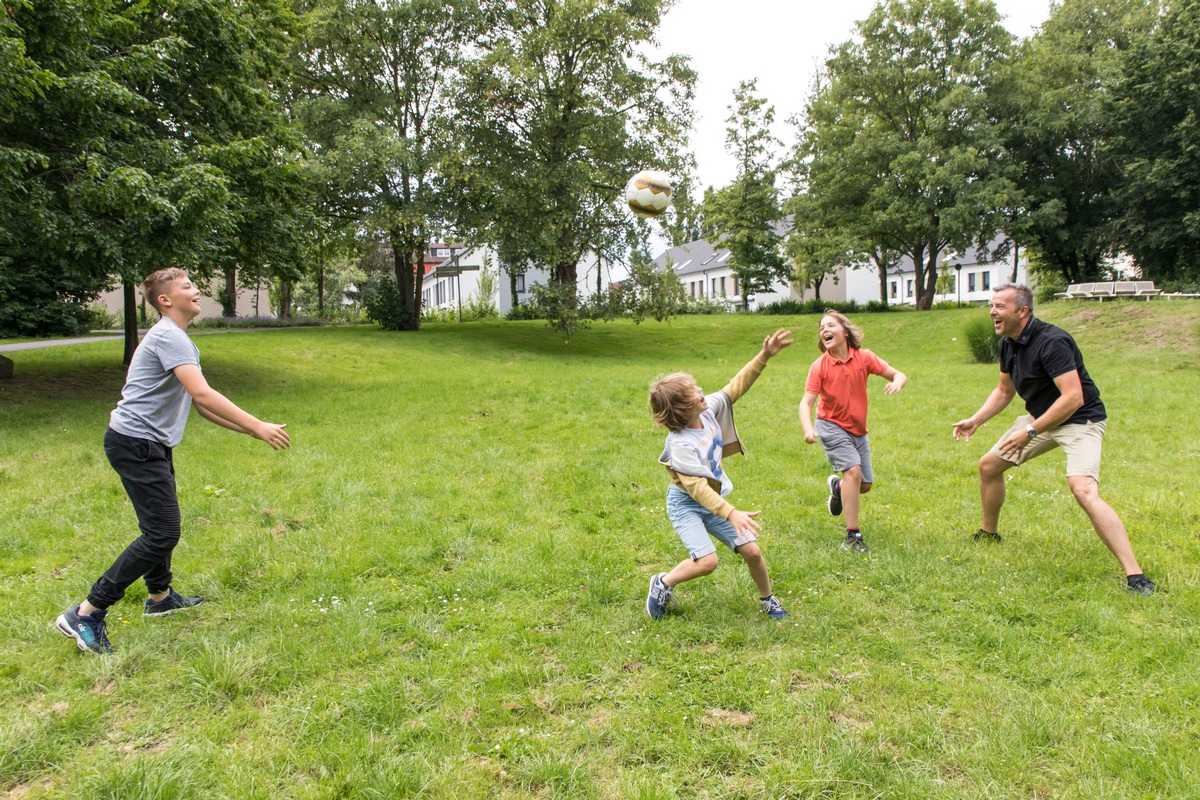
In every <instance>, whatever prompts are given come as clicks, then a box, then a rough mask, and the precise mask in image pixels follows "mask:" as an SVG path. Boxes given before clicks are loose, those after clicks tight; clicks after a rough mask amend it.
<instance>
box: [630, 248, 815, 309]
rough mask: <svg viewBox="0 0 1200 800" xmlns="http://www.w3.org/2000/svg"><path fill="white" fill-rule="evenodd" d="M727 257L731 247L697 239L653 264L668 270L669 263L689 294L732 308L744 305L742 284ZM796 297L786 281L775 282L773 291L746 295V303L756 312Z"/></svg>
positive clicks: (694, 297)
mask: <svg viewBox="0 0 1200 800" xmlns="http://www.w3.org/2000/svg"><path fill="white" fill-rule="evenodd" d="M728 260H729V249H728V248H724V247H713V245H712V244H710V243H709V242H708V241H706V240H704V239H697V240H696V241H694V242H688V243H687V244H682V245H680V246H678V247H672V248H671V249H669V250H667V251H666V252H664V253H662V254H660V255H659V256H658V257H657V258H656V259H654V263H655V265H656V266H657V267H658V268H659V269H666V268H668V265H669V267H670V268H671V269H673V270H675V274H676V275H678V276H679V281H680V283H682V284H683V293H684V295H686V296H687V297H689V298H692V299H695V300H700V299H703V298H709V299H714V300H718V301H720V302H723V303H725V304H726V305H727V306H728V308H729V309H730V310H733V309H735V308H740V307H741V305H742V286H741V282H740V281H739V280H738V279H737V276H735V275H734V274H733V268H732V267H730V266H729V264H728ZM796 298H797V295H796V294H795V292H793V291H792V287H791V285H790V284H789V283H788V282H787V281H776V282H775V284H774V285H772V287H771V290H770V291H767V292H755V293H754V294H753V295H751V296H750V297H749V298H747V303H748V307H749V308H750V310H751V311H754V310H755V309H759V308H762V307H763V306H768V305H771V304H772V303H778V302H779V301H780V300H789V299H792V300H794V299H796Z"/></svg>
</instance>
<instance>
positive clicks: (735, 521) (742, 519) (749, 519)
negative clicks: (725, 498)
mask: <svg viewBox="0 0 1200 800" xmlns="http://www.w3.org/2000/svg"><path fill="white" fill-rule="evenodd" d="M761 513H762V512H761V511H740V510H738V509H736V508H735V509H734V510H733V511H731V512H730V513H729V524H730V525H732V526H733V529H734V530H735V531H737V532H738V533H754V532H755V531H761V530H762V525H759V524H758V523H757V522H755V521H754V518H755V517H757V516H758V515H759V514H761Z"/></svg>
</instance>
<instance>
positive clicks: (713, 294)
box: [709, 278, 717, 297]
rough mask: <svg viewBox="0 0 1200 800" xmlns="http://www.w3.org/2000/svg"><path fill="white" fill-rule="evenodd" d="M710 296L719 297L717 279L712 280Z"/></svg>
mask: <svg viewBox="0 0 1200 800" xmlns="http://www.w3.org/2000/svg"><path fill="white" fill-rule="evenodd" d="M709 294H711V295H712V296H713V297H716V296H717V279H716V278H713V279H712V291H711V292H709Z"/></svg>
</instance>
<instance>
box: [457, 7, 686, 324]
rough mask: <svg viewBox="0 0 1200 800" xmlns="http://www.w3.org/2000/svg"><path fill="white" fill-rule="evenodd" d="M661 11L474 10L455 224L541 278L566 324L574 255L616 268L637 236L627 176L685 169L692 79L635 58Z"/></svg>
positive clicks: (679, 69)
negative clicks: (478, 27) (481, 30)
mask: <svg viewBox="0 0 1200 800" xmlns="http://www.w3.org/2000/svg"><path fill="white" fill-rule="evenodd" d="M668 5H669V3H668V2H667V0H638V2H632V3H630V2H626V1H625V0H570V1H567V0H507V2H505V1H502V0H489V1H488V2H485V3H483V8H484V11H485V14H486V16H487V25H486V32H485V34H484V36H483V38H482V40H481V42H480V47H479V50H480V52H481V53H482V55H480V56H479V57H478V58H476V59H473V60H472V61H471V62H470V63H469V64H468V65H467V67H466V69H465V71H464V80H463V81H462V84H461V85H460V86H459V87H458V95H459V98H460V100H459V104H458V113H459V116H458V118H457V120H456V125H455V127H456V131H457V133H458V135H459V136H460V137H461V154H460V156H459V158H458V160H457V163H456V164H455V166H454V169H453V174H452V177H453V178H454V182H455V186H456V191H457V192H458V197H459V202H458V204H457V205H458V209H459V212H460V213H459V214H458V217H457V218H458V220H459V223H460V226H461V228H462V229H463V230H466V231H471V232H472V233H473V235H476V236H478V237H479V238H481V239H483V240H486V241H488V242H489V243H491V244H493V245H494V246H495V248H496V250H497V253H498V254H499V257H500V261H501V263H502V264H503V265H504V266H505V268H506V269H507V270H509V271H510V272H513V271H516V272H520V271H523V270H524V269H526V268H527V266H528V265H530V264H533V265H537V266H541V267H544V268H546V269H547V270H548V271H549V272H550V274H551V279H552V282H553V283H554V284H556V285H557V286H558V287H560V288H559V289H557V290H556V292H557V294H556V296H561V297H562V298H563V301H564V302H563V303H562V305H563V307H564V309H565V310H566V312H567V313H570V311H571V309H572V308H575V304H576V302H577V300H576V294H575V291H576V289H575V287H576V266H577V264H578V263H579V262H580V260H581V259H582V258H583V256H584V255H585V254H586V253H588V252H589V251H591V252H595V253H596V254H597V255H598V256H600V257H602V258H605V259H609V260H623V257H624V254H625V251H626V250H627V249H628V248H629V247H630V246H631V245H632V244H633V243H635V242H637V241H638V240H639V238H640V236H641V235H642V234H641V233H640V232H639V227H638V226H637V225H636V224H635V223H634V222H633V221H632V219H631V217H630V215H629V213H628V212H627V211H626V210H625V208H624V204H623V203H621V202H620V201H619V198H620V194H621V188H622V187H623V186H624V184H625V180H626V179H627V177H628V176H629V175H631V174H632V173H633V172H635V171H637V170H638V169H642V168H649V167H658V168H663V169H666V170H667V171H676V172H680V171H683V170H682V168H683V167H684V161H683V157H682V156H681V155H680V153H679V151H680V150H681V148H682V144H683V142H684V137H685V133H686V131H687V130H688V128H689V127H690V121H691V109H690V106H689V102H690V100H691V97H692V85H693V83H694V81H695V75H694V73H693V72H692V71H691V70H690V69H689V68H688V66H687V64H686V61H685V60H684V59H682V58H680V57H675V56H672V57H669V58H667V59H666V60H664V61H662V62H651V61H650V60H648V59H647V58H645V57H644V56H642V55H640V54H639V48H640V47H641V46H642V45H644V44H645V43H648V42H649V41H651V39H652V38H653V36H654V32H655V30H656V29H657V27H658V24H659V21H660V19H661V17H662V14H663V12H664V10H665V9H666V8H667V7H668Z"/></svg>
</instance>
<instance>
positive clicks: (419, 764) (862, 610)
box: [0, 301, 1200, 800]
mask: <svg viewBox="0 0 1200 800" xmlns="http://www.w3.org/2000/svg"><path fill="white" fill-rule="evenodd" d="M983 313H984V312H983V311H982V310H981V309H979V308H972V309H962V310H952V311H938V312H932V313H925V314H917V313H901V312H895V313H889V314H881V315H868V314H860V315H857V316H856V317H855V321H856V322H857V323H859V324H860V325H861V326H862V327H863V328H864V329H865V332H866V340H865V345H866V346H867V347H870V348H872V349H873V350H875V351H876V352H877V353H878V354H879V355H880V356H881V357H883V358H884V359H886V360H888V361H889V362H890V363H892V364H893V365H895V366H896V367H897V368H899V369H901V370H902V371H904V372H905V373H907V374H908V375H909V385H908V387H907V388H906V389H905V390H904V391H903V392H901V393H900V394H899V395H897V396H892V397H884V395H883V393H882V385H883V383H882V381H873V382H872V386H871V404H872V407H871V417H870V428H871V441H872V447H873V451H874V456H875V467H876V472H877V483H876V488H875V490H874V491H873V492H872V493H871V494H870V495H868V496H867V497H866V498H865V500H864V506H863V515H862V519H863V527H864V532H865V533H866V535H867V539H868V541H869V543H870V544H871V547H872V550H871V553H870V554H869V556H867V557H865V558H864V557H858V556H852V555H850V554H848V553H845V552H843V551H841V550H839V549H838V542H839V541H840V538H841V535H842V530H841V529H840V528H839V525H838V523H839V522H840V520H835V519H833V518H831V517H830V516H829V515H828V513H827V511H826V510H825V505H824V502H825V483H824V478H825V476H826V475H827V474H828V466H827V464H826V463H825V461H824V457H823V455H822V452H821V450H820V447H819V445H814V446H808V445H805V444H804V443H803V439H802V437H801V436H800V426H799V424H798V422H797V421H796V406H797V403H798V402H799V400H800V396H801V393H802V391H803V381H804V376H805V373H806V370H807V367H808V365H809V364H810V363H811V361H812V359H813V358H815V357H816V355H817V347H816V329H817V321H818V318H817V317H815V316H806V317H794V318H771V317H740V316H736V317H698V318H681V319H676V320H673V321H671V322H670V323H666V324H658V323H653V322H648V323H645V324H643V325H641V326H636V327H635V326H633V325H631V324H628V323H625V322H618V323H611V324H607V325H605V324H596V325H594V326H593V327H592V328H591V329H589V330H587V331H585V332H583V333H581V334H580V335H579V336H578V338H577V339H576V340H575V341H573V342H571V343H570V344H564V343H563V342H562V341H560V340H559V339H557V338H556V337H555V336H554V334H553V333H552V332H551V331H550V330H549V329H547V328H546V327H544V326H543V325H542V324H540V323H536V322H533V323H500V322H496V323H472V324H467V325H461V326H460V325H454V324H439V325H430V326H427V327H426V328H425V329H424V330H422V331H420V332H419V333H416V334H389V333H385V332H382V331H378V330H372V329H365V328H357V329H305V330H295V331H272V332H269V333H260V334H228V335H214V336H203V337H197V338H196V341H197V344H198V345H199V347H200V349H201V353H202V363H203V365H204V371H205V374H206V376H207V377H208V379H209V381H210V382H211V383H212V384H213V386H215V387H216V388H217V389H219V390H221V391H222V392H224V393H225V394H227V395H228V396H229V397H230V398H231V399H232V400H234V402H236V403H238V404H239V405H241V406H242V407H244V408H246V409H247V410H249V411H251V412H252V413H254V414H256V415H258V416H260V417H262V418H263V419H267V420H270V421H274V422H287V423H288V430H289V431H290V432H291V434H292V437H293V441H294V446H293V448H292V449H291V450H290V451H286V452H282V453H275V452H272V451H271V450H270V449H269V448H268V447H266V446H265V445H263V444H262V443H260V442H255V441H253V440H251V439H249V438H247V437H243V436H237V435H234V434H231V433H229V432H228V431H224V430H221V429H219V428H217V427H215V426H213V425H209V424H207V423H205V422H204V420H202V419H200V418H199V417H198V416H197V415H195V414H193V419H192V420H191V422H190V424H189V430H188V434H187V436H186V438H185V440H184V443H183V445H181V446H180V447H179V448H178V449H177V450H176V453H175V457H176V467H177V470H178V478H179V495H180V500H181V504H182V507H183V515H184V538H183V542H182V543H181V545H180V547H179V548H178V550H176V553H175V557H174V568H175V573H176V580H177V587H178V588H179V589H180V590H181V591H182V592H184V593H185V594H203V595H204V596H205V597H206V598H207V599H208V602H207V603H206V604H205V605H204V606H202V607H201V608H199V609H197V611H196V613H194V614H190V615H183V614H180V615H176V616H174V617H169V618H166V619H144V618H143V617H142V616H141V603H142V601H143V599H144V597H145V587H144V586H143V585H135V586H134V587H132V588H131V590H130V592H129V595H128V597H127V598H126V600H125V601H123V602H122V603H120V604H118V605H117V606H115V607H114V608H113V610H112V612H111V613H110V633H111V635H112V639H113V643H114V645H115V646H116V648H117V654H116V655H115V656H114V657H111V658H96V657H88V656H85V655H83V654H80V653H78V652H77V651H76V650H75V648H74V646H73V644H72V643H71V642H69V641H68V640H66V639H65V638H63V637H62V636H61V635H59V634H58V633H56V632H55V631H54V630H53V629H52V625H51V621H52V620H53V618H54V617H55V615H57V614H58V613H59V612H60V611H61V610H62V609H63V608H65V607H67V606H68V605H70V604H73V603H76V602H78V601H79V600H80V599H81V598H82V597H84V596H85V595H86V592H87V590H88V587H89V586H90V584H91V582H92V581H93V580H94V579H95V578H96V577H97V576H98V574H99V573H100V572H101V571H103V569H105V568H106V567H107V566H108V564H109V563H110V562H111V560H112V559H113V558H114V557H115V556H116V554H117V553H118V552H119V551H120V550H121V549H122V548H123V547H124V546H125V545H126V544H127V543H128V541H129V540H130V539H131V538H132V537H133V536H134V535H135V533H136V529H135V520H134V517H133V513H132V510H131V508H130V506H129V503H128V500H127V499H126V497H125V494H124V492H123V490H122V489H121V486H120V483H119V481H118V479H117V477H116V475H115V473H113V472H112V471H111V469H110V468H109V466H108V464H107V462H106V461H105V458H104V454H103V451H102V448H101V446H100V445H101V438H102V436H103V432H104V428H105V425H106V422H107V415H108V412H109V411H110V410H111V408H112V406H113V404H114V403H115V400H116V399H117V398H118V396H119V392H120V387H121V381H122V371H121V369H120V366H119V361H120V355H121V345H120V343H119V342H106V343H96V344H89V345H81V346H75V347H70V348H55V349H46V350H39V351H29V352H23V353H18V354H14V356H13V357H14V360H16V361H17V362H18V365H17V367H18V376H17V378H16V379H14V380H12V381H6V382H4V383H2V384H0V432H2V435H0V485H3V487H4V493H3V495H2V498H3V499H2V502H3V506H4V513H3V514H0V564H2V573H0V574H2V581H0V608H2V609H3V614H2V615H0V665H2V666H0V675H2V677H3V680H2V681H0V707H3V708H5V709H8V711H6V712H5V713H4V715H3V718H2V720H3V721H2V722H0V797H20V798H43V797H86V798H96V797H111V798H127V797H128V798H133V797H146V798H213V797H222V798H280V797H283V798H390V797H428V798H481V799H482V798H487V799H488V800H496V799H497V798H525V797H538V798H551V797H553V798H692V797H700V798H781V797H788V798H817V797H820V798H833V797H845V798H878V797H905V798H917V797H919V798H925V797H928V798H981V797H987V798H1006V797H1022V798H1031V797H1080V798H1085V797H1086V798H1096V797H1104V798H1123V797H1130V798H1132V797H1138V798H1142V797H1189V796H1195V794H1196V789H1195V787H1196V786H1197V785H1198V783H1200V781H1198V778H1197V772H1198V771H1200V756H1197V743H1198V738H1200V708H1198V707H1197V698H1198V697H1200V634H1197V630H1198V626H1197V623H1198V622H1200V575H1198V574H1197V564H1200V539H1198V533H1200V501H1198V500H1197V499H1196V493H1195V489H1194V484H1195V482H1196V478H1197V475H1198V473H1200V444H1197V413H1196V400H1195V397H1196V395H1197V392H1198V391H1200V305H1198V304H1196V303H1188V302H1184V301H1168V302H1163V301H1156V302H1152V303H1140V304H1134V303H1116V304H1109V303H1106V304H1103V305H1097V304H1086V305H1084V304H1076V305H1066V304H1054V305H1051V306H1048V307H1047V308H1046V309H1045V311H1044V312H1039V313H1040V314H1041V315H1042V316H1044V318H1046V319H1048V320H1050V321H1052V322H1056V323H1058V324H1061V325H1063V326H1064V327H1066V328H1067V329H1068V330H1070V331H1071V332H1072V333H1074V334H1075V335H1076V338H1077V341H1078V342H1079V344H1080V346H1081V348H1082V350H1083V353H1084V356H1085V359H1086V363H1087V366H1088V369H1089V371H1090V372H1091V374H1092V376H1093V377H1094V379H1095V380H1096V382H1097V384H1098V385H1099V386H1100V389H1101V392H1102V394H1103V398H1104V401H1105V403H1106V405H1107V407H1108V410H1109V415H1110V421H1109V428H1108V434H1107V437H1106V441H1105V459H1104V466H1103V476H1102V477H1103V482H1102V485H1101V490H1102V494H1103V496H1104V497H1105V498H1106V499H1107V500H1108V501H1109V502H1110V503H1111V504H1112V505H1113V507H1114V508H1115V509H1116V510H1117V512H1118V513H1119V514H1121V515H1122V517H1123V519H1124V521H1125V523H1126V525H1127V526H1128V528H1129V530H1130V535H1131V538H1132V540H1133V544H1134V547H1135V550H1136V552H1137V555H1138V557H1139V560H1140V561H1141V563H1142V565H1143V567H1144V568H1145V569H1146V571H1147V573H1148V574H1149V575H1150V577H1152V578H1153V579H1154V580H1155V581H1157V582H1158V584H1159V586H1160V589H1161V591H1160V593H1159V594H1158V595H1156V596H1155V597H1152V598H1149V599H1146V598H1140V597H1135V596H1132V595H1130V594H1129V593H1128V592H1127V591H1126V590H1125V589H1124V581H1123V580H1122V576H1121V572H1120V569H1119V567H1118V565H1117V563H1116V561H1115V559H1113V558H1112V557H1111V555H1110V554H1109V553H1108V551H1107V550H1106V549H1105V548H1104V547H1103V545H1102V544H1101V543H1100V542H1099V540H1098V539H1097V538H1096V536H1095V535H1094V533H1093V532H1092V530H1091V527H1090V525H1089V524H1088V522H1087V519H1086V517H1085V516H1084V514H1083V513H1082V511H1080V510H1079V509H1078V508H1077V507H1076V505H1075V503H1074V501H1073V500H1072V499H1071V496H1070V493H1069V491H1068V489H1067V486H1066V480H1065V477H1064V474H1063V460H1062V456H1061V455H1059V454H1051V455H1047V456H1045V457H1043V458H1041V459H1038V460H1037V461H1035V462H1033V463H1031V464H1029V465H1027V466H1026V467H1023V468H1021V469H1020V470H1015V471H1013V472H1010V473H1009V474H1010V475H1013V478H1012V481H1011V483H1010V485H1009V491H1008V504H1007V505H1006V507H1005V511H1004V515H1003V517H1002V526H1001V527H1002V531H1003V532H1004V533H1005V535H1006V539H1005V542H1004V543H1003V544H1002V545H1000V546H998V547H978V546H975V545H974V544H973V543H972V542H971V541H970V539H969V534H970V533H971V532H972V531H974V530H975V528H976V526H977V524H978V513H979V510H978V480H977V477H976V473H975V465H976V462H977V460H978V459H979V457H980V456H981V455H982V454H983V453H984V452H985V451H986V450H987V448H988V447H989V446H990V445H991V443H992V442H993V441H994V439H995V438H996V437H997V436H999V434H1000V432H1001V430H1003V427H1004V426H1005V425H1006V424H1007V421H1009V420H1011V418H1012V417H1013V416H1015V415H1016V414H1017V413H1019V410H1018V408H1017V406H1016V405H1015V404H1014V406H1013V407H1011V408H1010V409H1009V411H1007V412H1005V414H1003V415H1002V416H1001V417H1000V418H997V419H996V420H993V421H992V422H991V423H990V424H989V425H988V426H986V427H985V428H984V429H983V430H982V431H981V432H980V434H979V435H978V436H976V437H975V438H973V439H972V441H971V442H970V443H969V444H964V443H961V442H955V441H953V440H952V438H951V434H950V430H951V424H952V423H953V422H954V421H956V420H958V419H960V418H962V417H964V416H967V415H968V414H970V413H971V412H972V411H974V410H975V409H976V408H977V407H978V406H979V404H980V403H981V402H982V401H983V399H984V397H985V396H986V395H987V393H988V391H990V389H991V388H992V387H993V386H994V385H995V381H996V368H995V366H994V365H979V364H973V363H971V362H970V360H969V356H968V354H967V348H966V346H965V342H964V341H963V333H962V332H963V329H964V327H965V325H966V322H967V320H968V318H969V317H971V316H973V315H974V316H978V315H980V314H983ZM777 325H783V326H788V327H791V328H792V330H793V331H794V332H795V333H796V335H797V344H796V345H795V346H793V347H792V348H790V349H788V350H786V351H784V352H783V353H782V354H781V355H780V356H779V357H778V358H776V359H774V360H773V361H772V362H771V365H770V367H769V368H768V370H767V372H766V373H765V374H764V375H763V377H762V378H761V379H760V381H759V383H758V384H756V386H755V387H754V389H753V390H752V391H751V392H750V393H749V394H748V395H747V396H746V397H745V398H744V399H743V400H742V401H740V402H739V403H738V424H739V430H740V432H741V434H742V436H743V439H744V440H745V442H746V445H747V449H748V450H749V454H748V455H747V456H744V457H735V458H731V459H730V460H729V461H728V463H727V467H728V469H729V472H730V474H731V476H732V478H733V481H734V485H735V489H734V493H733V495H732V497H731V499H732V500H733V502H734V503H735V504H736V505H738V506H739V507H742V508H749V509H761V510H762V512H763V513H762V516H761V517H760V521H761V522H762V523H763V524H764V532H763V535H762V536H761V538H760V542H761V544H762V547H763V551H764V553H765V554H766V557H767V559H768V562H769V564H770V568H771V573H772V577H773V579H774V582H775V589H776V594H777V595H779V596H780V597H781V598H782V600H783V601H784V604H785V606H786V607H787V608H788V609H789V611H790V612H791V616H790V617H788V619H787V620H786V621H784V622H783V623H774V622H771V621H770V620H768V619H767V618H765V617H764V616H763V615H762V614H760V613H759V611H758V605H757V602H756V599H755V598H756V594H755V592H754V586H753V584H752V582H751V581H750V579H749V576H748V575H747V574H746V571H745V569H744V567H742V566H741V564H740V559H738V558H737V557H736V556H734V555H733V554H730V553H727V552H722V553H721V554H720V555H721V563H722V566H721V568H719V569H718V570H717V572H716V573H715V574H714V575H713V576H712V577H710V578H707V579H701V580H698V581H694V582H692V583H689V584H686V585H684V586H683V587H681V588H680V590H679V591H678V592H677V594H676V602H675V603H674V604H673V605H672V611H671V613H669V614H668V616H667V617H666V618H665V619H663V620H661V621H657V622H652V621H651V620H649V619H648V618H647V617H646V615H645V612H644V608H643V603H644V597H645V591H646V584H647V581H648V580H649V577H650V575H652V574H653V573H655V572H657V571H660V570H663V569H668V568H669V567H670V566H671V565H673V564H674V563H675V562H676V561H678V560H679V558H680V557H682V556H683V553H682V551H681V547H680V545H679V542H678V539H677V538H676V536H675V534H674V533H673V532H672V530H671V527H670V524H669V522H668V520H667V518H666V514H665V512H664V509H663V494H664V491H665V485H666V484H665V476H664V475H663V472H662V468H661V467H659V466H658V465H657V463H656V457H657V455H658V453H659V451H660V449H661V446H662V439H663V431H661V430H656V429H654V428H653V427H652V425H651V420H650V415H649V411H648V409H647V406H646V389H647V386H648V384H649V382H650V381H651V380H652V379H653V378H655V377H656V376H659V375H661V374H665V373H667V372H672V371H676V370H686V371H689V372H692V373H693V374H694V375H695V376H696V378H697V380H698V381H699V383H700V385H701V386H703V387H705V388H706V389H707V390H708V391H712V390H715V389H717V388H719V387H720V386H721V385H723V383H724V381H725V380H726V379H727V378H729V377H730V376H731V375H733V374H734V373H735V372H736V371H737V369H738V368H740V367H741V366H742V365H743V364H744V363H745V362H746V361H748V360H749V359H750V358H751V357H752V356H753V355H754V353H755V352H757V349H758V347H759V345H760V344H761V341H762V338H763V336H764V335H766V334H767V333H769V332H770V331H771V330H773V329H774V327H776V326H777Z"/></svg>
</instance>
